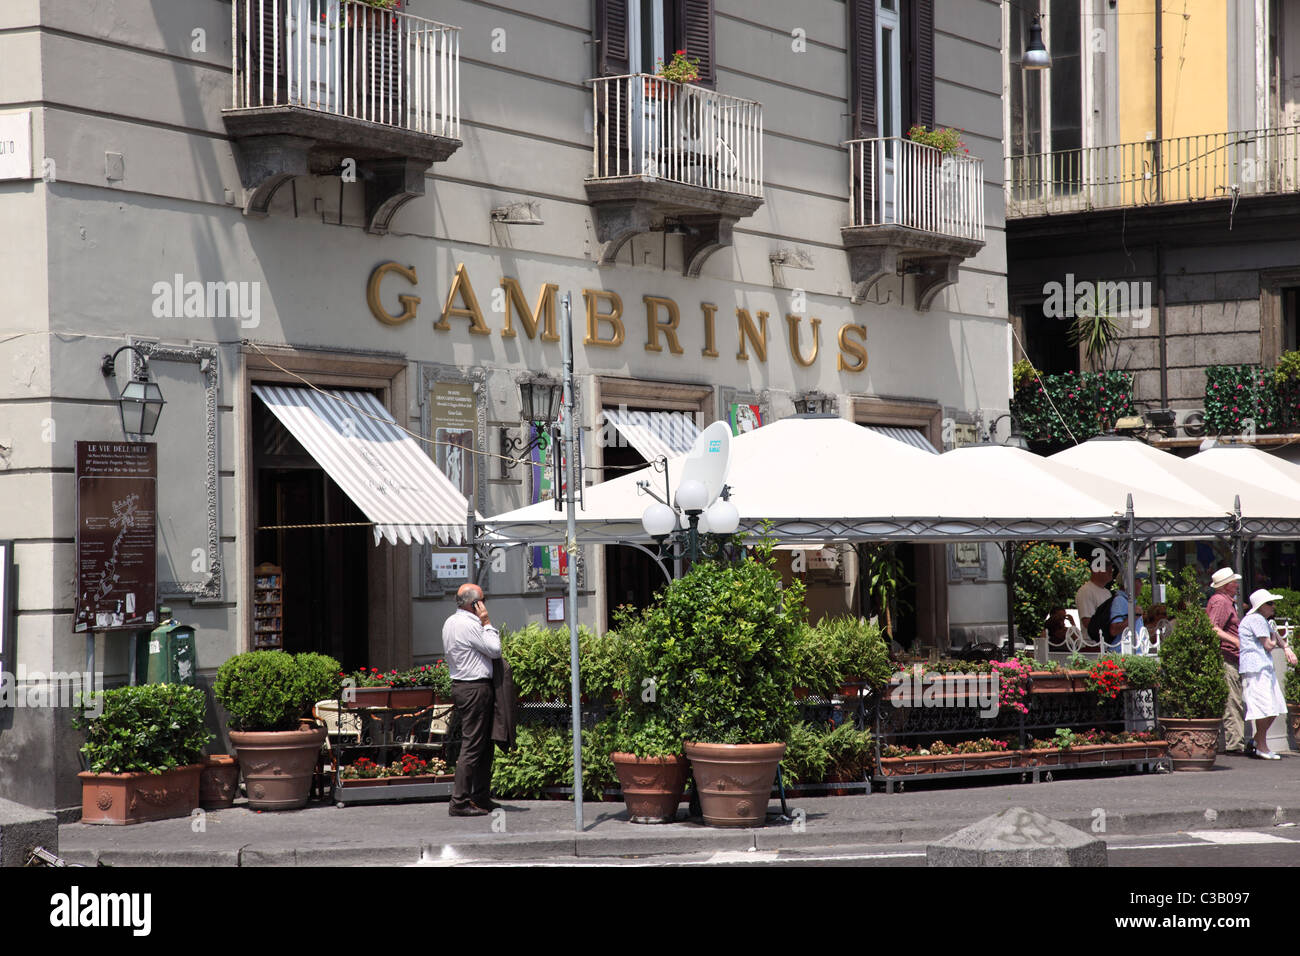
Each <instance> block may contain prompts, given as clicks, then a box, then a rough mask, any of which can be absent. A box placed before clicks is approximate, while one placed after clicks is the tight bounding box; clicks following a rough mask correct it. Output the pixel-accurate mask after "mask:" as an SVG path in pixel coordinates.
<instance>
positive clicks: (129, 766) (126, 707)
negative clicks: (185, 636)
mask: <svg viewBox="0 0 1300 956" xmlns="http://www.w3.org/2000/svg"><path fill="white" fill-rule="evenodd" d="M94 696H95V697H98V698H99V700H98V701H97V703H96V706H95V708H94V709H95V710H96V711H100V710H101V708H102V712H101V713H99V716H97V717H88V716H86V714H85V712H84V711H82V712H79V713H78V714H77V715H76V716H75V717H74V718H73V723H74V725H75V726H76V727H77V728H78V729H79V730H84V731H85V732H86V743H85V745H83V746H82V748H81V753H82V754H83V755H84V756H85V758H86V763H87V765H88V767H89V769H90V771H91V773H152V774H160V773H163V772H165V771H168V770H174V769H176V768H177V767H186V766H190V765H191V764H196V763H200V762H202V759H203V748H204V747H205V746H206V745H207V743H208V741H209V740H211V739H212V735H211V734H210V733H208V731H207V729H206V728H205V727H204V725H203V722H204V715H205V714H206V713H207V701H206V698H205V697H204V695H203V691H202V690H200V689H199V688H197V687H189V686H187V685H185V684H144V685H142V686H140V687H119V688H116V689H114V690H106V691H99V692H98V693H96V694H95V695H94Z"/></svg>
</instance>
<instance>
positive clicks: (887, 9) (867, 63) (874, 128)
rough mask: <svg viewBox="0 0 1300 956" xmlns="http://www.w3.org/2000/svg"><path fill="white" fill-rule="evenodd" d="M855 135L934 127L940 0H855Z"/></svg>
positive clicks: (852, 92) (890, 134)
mask: <svg viewBox="0 0 1300 956" xmlns="http://www.w3.org/2000/svg"><path fill="white" fill-rule="evenodd" d="M848 12H849V37H850V41H849V76H850V86H851V90H850V103H851V105H852V109H853V113H852V115H853V129H852V136H853V138H855V139H874V138H875V137H877V136H884V137H894V136H902V135H903V134H904V133H906V132H907V130H908V128H909V127H911V126H913V125H916V124H920V125H923V126H931V127H932V126H934V125H935V118H934V0H849V3H848Z"/></svg>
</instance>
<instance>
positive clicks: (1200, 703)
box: [1159, 608, 1228, 770]
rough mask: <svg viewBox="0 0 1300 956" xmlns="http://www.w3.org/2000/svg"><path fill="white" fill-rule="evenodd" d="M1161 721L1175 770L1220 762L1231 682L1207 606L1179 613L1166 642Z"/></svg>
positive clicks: (1162, 655) (1205, 767)
mask: <svg viewBox="0 0 1300 956" xmlns="http://www.w3.org/2000/svg"><path fill="white" fill-rule="evenodd" d="M1159 694H1160V724H1161V726H1162V727H1163V728H1164V735H1165V739H1166V740H1168V741H1169V756H1170V757H1171V758H1172V760H1173V765H1174V769H1175V770H1208V769H1210V768H1211V767H1212V766H1214V753H1215V747H1216V744H1217V743H1218V739H1219V725H1220V724H1221V723H1222V722H1223V705H1224V702H1225V701H1226V700H1227V699H1228V682H1227V681H1226V680H1225V679H1224V677H1223V658H1222V656H1220V653H1219V638H1218V635H1217V634H1215V632H1214V625H1213V624H1211V623H1210V619H1209V617H1208V616H1207V615H1206V613H1205V611H1204V609H1202V608H1193V609H1191V610H1189V611H1188V612H1186V613H1184V614H1183V615H1182V616H1181V617H1179V619H1178V622H1177V624H1175V625H1174V630H1173V633H1172V634H1170V635H1169V636H1168V637H1166V638H1165V639H1164V640H1163V641H1162V642H1161V644H1160V689H1159Z"/></svg>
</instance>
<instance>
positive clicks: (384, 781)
mask: <svg viewBox="0 0 1300 956" xmlns="http://www.w3.org/2000/svg"><path fill="white" fill-rule="evenodd" d="M389 779H390V778H388V777H364V778H361V777H358V778H356V779H354V780H349V779H348V778H347V777H344V778H343V779H342V780H341V781H340V783H342V785H343V788H344V789H345V790H354V789H358V788H360V787H386V786H388V781H389Z"/></svg>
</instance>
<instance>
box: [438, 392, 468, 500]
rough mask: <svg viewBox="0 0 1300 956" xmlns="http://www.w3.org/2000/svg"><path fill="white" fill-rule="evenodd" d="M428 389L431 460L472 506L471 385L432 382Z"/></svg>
mask: <svg viewBox="0 0 1300 956" xmlns="http://www.w3.org/2000/svg"><path fill="white" fill-rule="evenodd" d="M429 391H430V394H429V398H430V399H431V401H430V403H429V415H430V425H431V428H430V431H431V433H432V436H433V440H434V446H433V448H434V452H433V457H434V461H435V462H436V463H437V465H438V468H439V469H441V471H442V473H443V474H444V475H446V476H447V477H448V478H450V479H451V483H452V484H453V485H455V486H456V488H457V489H458V490H459V491H460V493H461V494H463V495H464V496H465V497H466V498H467V499H468V500H469V504H470V507H471V508H475V507H477V503H476V501H475V494H474V489H475V487H476V485H477V479H478V473H477V470H476V469H477V468H478V455H477V454H475V452H477V451H478V401H477V399H476V398H475V396H474V386H473V384H471V383H470V382H434V383H433V387H432V388H431V389H430V390H429Z"/></svg>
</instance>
